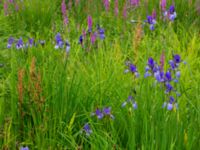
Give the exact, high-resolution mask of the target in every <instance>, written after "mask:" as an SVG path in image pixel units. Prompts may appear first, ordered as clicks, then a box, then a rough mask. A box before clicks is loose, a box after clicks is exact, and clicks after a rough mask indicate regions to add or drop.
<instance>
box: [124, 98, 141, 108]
mask: <svg viewBox="0 0 200 150" xmlns="http://www.w3.org/2000/svg"><path fill="white" fill-rule="evenodd" d="M128 103H131V105H132V107H133V109H137V107H138V106H137V103H136V101H134V98H133V97H132V96H129V97H128V99H127V100H126V101H125V102H123V103H122V106H121V107H125V106H126V105H127V104H128Z"/></svg>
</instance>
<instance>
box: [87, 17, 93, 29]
mask: <svg viewBox="0 0 200 150" xmlns="http://www.w3.org/2000/svg"><path fill="white" fill-rule="evenodd" d="M87 21H88V31H89V32H92V17H91V16H88V18H87Z"/></svg>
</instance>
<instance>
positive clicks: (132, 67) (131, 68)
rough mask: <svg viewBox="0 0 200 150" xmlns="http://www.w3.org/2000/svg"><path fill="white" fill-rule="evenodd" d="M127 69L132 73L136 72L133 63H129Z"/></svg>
mask: <svg viewBox="0 0 200 150" xmlns="http://www.w3.org/2000/svg"><path fill="white" fill-rule="evenodd" d="M129 69H130V71H131V72H132V73H135V72H137V68H136V66H135V65H133V64H130V66H129Z"/></svg>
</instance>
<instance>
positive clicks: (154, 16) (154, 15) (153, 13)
mask: <svg viewBox="0 0 200 150" xmlns="http://www.w3.org/2000/svg"><path fill="white" fill-rule="evenodd" d="M152 18H153V19H154V20H156V10H155V9H154V10H153V12H152Z"/></svg>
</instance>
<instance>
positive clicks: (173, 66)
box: [169, 60, 176, 70]
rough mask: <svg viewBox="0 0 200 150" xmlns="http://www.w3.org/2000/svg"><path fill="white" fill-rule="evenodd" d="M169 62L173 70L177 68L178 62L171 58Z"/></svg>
mask: <svg viewBox="0 0 200 150" xmlns="http://www.w3.org/2000/svg"><path fill="white" fill-rule="evenodd" d="M169 64H170V66H171V69H172V70H174V69H175V68H176V64H175V63H174V61H173V60H170V61H169Z"/></svg>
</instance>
